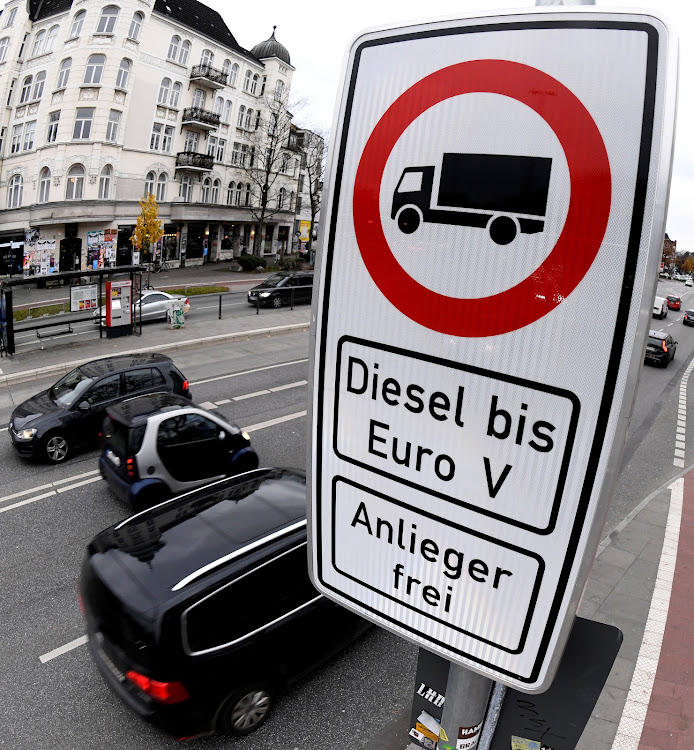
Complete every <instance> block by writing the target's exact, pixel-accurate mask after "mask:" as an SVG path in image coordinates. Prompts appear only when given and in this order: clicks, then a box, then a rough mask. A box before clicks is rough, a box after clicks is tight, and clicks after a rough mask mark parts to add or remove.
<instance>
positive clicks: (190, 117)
mask: <svg viewBox="0 0 694 750" xmlns="http://www.w3.org/2000/svg"><path fill="white" fill-rule="evenodd" d="M220 119H221V117H220V116H219V115H218V114H215V113H214V112H210V111H209V110H207V109H201V108H200V107H186V108H185V109H184V110H183V123H182V124H183V125H189V126H193V127H196V128H199V129H200V130H216V129H217V128H218V127H219V122H220Z"/></svg>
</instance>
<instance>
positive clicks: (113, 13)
mask: <svg viewBox="0 0 694 750" xmlns="http://www.w3.org/2000/svg"><path fill="white" fill-rule="evenodd" d="M117 19H118V8H116V6H115V5H107V6H106V7H105V8H104V9H103V10H102V11H101V17H100V18H99V23H98V25H97V27H96V33H97V34H113V29H115V28H116V20H117Z"/></svg>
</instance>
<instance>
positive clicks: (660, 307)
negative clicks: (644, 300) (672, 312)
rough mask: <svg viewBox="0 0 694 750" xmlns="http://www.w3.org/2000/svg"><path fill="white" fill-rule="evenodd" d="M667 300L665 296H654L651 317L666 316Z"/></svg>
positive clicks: (661, 317)
mask: <svg viewBox="0 0 694 750" xmlns="http://www.w3.org/2000/svg"><path fill="white" fill-rule="evenodd" d="M667 310H668V305H667V300H666V299H665V297H656V298H655V299H654V300H653V317H654V318H660V319H661V320H662V319H663V318H667Z"/></svg>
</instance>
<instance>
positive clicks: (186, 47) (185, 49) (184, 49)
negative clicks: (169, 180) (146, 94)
mask: <svg viewBox="0 0 694 750" xmlns="http://www.w3.org/2000/svg"><path fill="white" fill-rule="evenodd" d="M188 55H190V42H189V41H188V40H187V39H186V40H185V42H183V44H182V45H181V54H180V55H179V56H178V62H179V63H181V65H186V64H187V63H188ZM188 179H189V180H190V177H189V178H188ZM191 187H192V185H191Z"/></svg>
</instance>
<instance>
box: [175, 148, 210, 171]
mask: <svg viewBox="0 0 694 750" xmlns="http://www.w3.org/2000/svg"><path fill="white" fill-rule="evenodd" d="M213 166H214V156H208V155H207V154H199V153H198V152H197V151H179V152H178V153H177V154H176V167H177V168H179V169H195V170H198V171H200V172H210V171H212V167H213Z"/></svg>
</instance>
